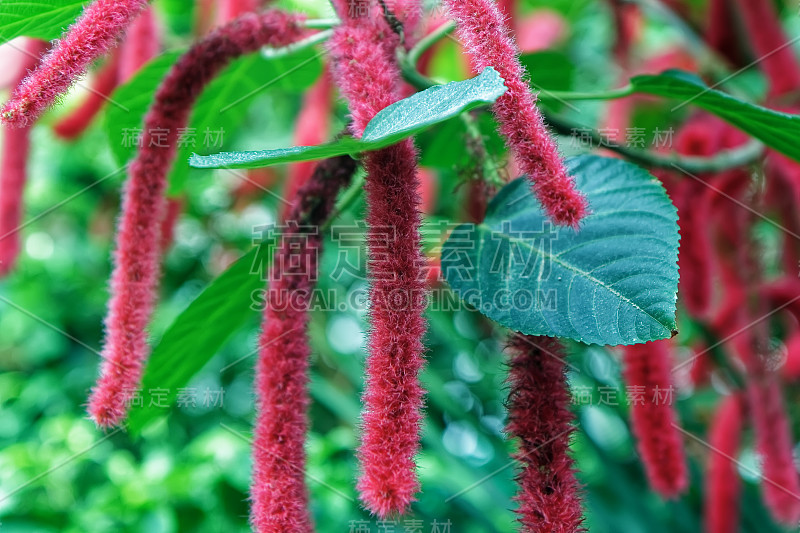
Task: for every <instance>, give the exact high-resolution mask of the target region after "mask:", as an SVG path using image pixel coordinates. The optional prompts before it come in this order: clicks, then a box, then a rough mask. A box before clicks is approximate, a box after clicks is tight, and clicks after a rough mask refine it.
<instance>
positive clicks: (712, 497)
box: [704, 395, 744, 533]
mask: <svg viewBox="0 0 800 533" xmlns="http://www.w3.org/2000/svg"><path fill="white" fill-rule="evenodd" d="M743 429H744V402H743V398H741V397H740V396H739V395H731V396H728V397H727V398H725V399H724V400H723V401H722V403H721V404H720V406H719V408H718V409H717V412H716V413H715V414H714V417H713V418H712V420H711V427H710V429H709V432H708V444H709V448H710V449H711V451H710V452H709V455H708V475H707V476H706V491H705V504H704V511H705V512H704V522H705V526H706V531H707V532H708V533H736V532H737V531H739V501H740V497H741V494H740V493H741V485H742V483H741V479H740V478H739V472H738V470H737V460H736V456H737V455H738V453H739V445H740V441H741V438H742V431H743Z"/></svg>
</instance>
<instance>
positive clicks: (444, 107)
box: [189, 67, 506, 168]
mask: <svg viewBox="0 0 800 533" xmlns="http://www.w3.org/2000/svg"><path fill="white" fill-rule="evenodd" d="M505 90H506V87H505V85H503V79H502V78H501V77H500V75H499V74H498V73H497V71H496V70H494V69H493V68H491V67H487V68H486V69H485V70H484V71H483V72H481V73H480V75H478V76H476V77H474V78H472V79H469V80H466V81H458V82H453V83H448V84H445V85H437V86H435V87H431V88H430V89H427V90H425V91H422V92H419V93H416V94H414V95H412V96H410V97H408V98H405V99H403V100H400V101H399V102H395V103H394V104H392V105H390V106H388V107H386V108H384V109H382V110H381V111H380V112H379V113H378V114H377V115H375V117H374V118H373V119H372V120H371V121H370V122H369V124H367V127H366V128H365V129H364V134H363V135H362V137H361V139H354V138H352V137H344V138H342V139H340V140H337V141H334V142H332V143H328V144H323V145H319V146H295V147H292V148H285V149H278V150H260V151H256V152H223V153H219V154H215V155H209V156H199V155H196V154H195V155H193V156H192V157H191V159H190V160H189V163H190V164H191V165H192V166H193V167H197V168H258V167H264V166H268V165H275V164H278V163H290V162H293V161H310V160H313V159H323V158H327V157H333V156H337V155H343V154H357V153H359V152H366V151H370V150H378V149H380V148H384V147H386V146H389V145H392V144H394V143H396V142H397V141H399V140H401V139H405V138H406V137H410V136H412V135H415V134H417V133H419V132H421V131H423V130H425V129H427V128H430V127H431V126H433V125H435V124H438V123H440V122H442V121H445V120H447V119H450V118H452V117H454V116H457V115H458V114H460V113H462V112H464V111H468V110H470V109H474V108H475V107H478V106H481V105H485V104H490V103H492V102H494V101H495V100H497V98H499V97H500V95H502V94H503V93H504V92H505Z"/></svg>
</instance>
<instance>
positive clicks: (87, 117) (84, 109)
mask: <svg viewBox="0 0 800 533" xmlns="http://www.w3.org/2000/svg"><path fill="white" fill-rule="evenodd" d="M118 65H119V54H118V53H117V52H116V51H114V52H113V53H112V54H111V56H109V58H108V61H106V63H105V64H104V65H103V66H102V67H100V70H99V71H98V72H97V75H96V77H95V78H94V80H93V81H92V84H91V89H90V92H89V94H88V95H87V96H86V99H85V100H84V101H83V102H82V103H81V104H80V105H79V106H78V107H77V108H76V109H75V110H74V111H72V112H71V113H70V114H69V115H67V116H66V117H64V118H62V119H61V120H59V121H58V123H56V125H55V126H53V131H54V132H55V134H56V135H58V136H59V137H61V138H62V139H67V140H72V139H75V138H77V137H79V136H80V135H81V134H82V133H83V132H84V131H86V128H88V127H89V126H90V125H91V123H92V121H93V120H94V117H96V116H97V113H99V112H100V110H101V109H102V108H103V106H104V105H105V103H106V102H107V101H108V95H110V94H111V93H112V92H113V91H114V88H115V87H116V86H117V82H118V77H117V71H118Z"/></svg>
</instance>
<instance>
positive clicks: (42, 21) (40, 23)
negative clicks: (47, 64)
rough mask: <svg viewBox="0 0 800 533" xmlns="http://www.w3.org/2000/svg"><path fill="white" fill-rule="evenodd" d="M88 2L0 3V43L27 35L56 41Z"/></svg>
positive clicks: (24, 0)
mask: <svg viewBox="0 0 800 533" xmlns="http://www.w3.org/2000/svg"><path fill="white" fill-rule="evenodd" d="M88 3H89V0H48V1H47V2H44V1H36V2H32V1H31V0H2V1H0V41H2V42H5V41H9V40H11V39H13V38H14V37H19V36H20V35H27V36H28V37H37V38H39V39H47V40H50V39H55V38H56V37H58V36H59V35H61V32H63V31H64V30H65V29H66V27H67V26H69V25H70V24H72V22H73V21H74V20H75V19H76V18H77V17H78V15H80V14H81V11H82V10H83V6H84V5H85V4H88Z"/></svg>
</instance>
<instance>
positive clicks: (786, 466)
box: [747, 373, 800, 526]
mask: <svg viewBox="0 0 800 533" xmlns="http://www.w3.org/2000/svg"><path fill="white" fill-rule="evenodd" d="M747 397H748V400H749V401H748V406H749V409H750V420H751V422H752V424H753V427H754V428H755V440H756V450H757V451H758V453H759V455H760V456H761V459H762V461H763V481H762V484H761V489H762V491H763V495H764V503H766V506H767V509H769V511H770V514H771V515H772V517H773V518H775V520H776V521H778V522H780V523H782V524H785V525H787V526H788V525H797V522H798V520H800V477H798V474H797V467H796V466H795V464H794V458H793V456H792V448H793V446H794V441H793V440H792V434H791V428H790V426H789V418H788V416H787V414H786V406H785V404H784V402H783V396H782V393H781V386H780V382H779V381H778V379H777V376H775V375H774V374H772V373H770V374H767V375H765V376H764V377H762V378H760V379H759V378H756V379H751V380H750V382H749V383H748V386H747Z"/></svg>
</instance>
